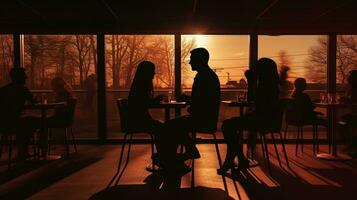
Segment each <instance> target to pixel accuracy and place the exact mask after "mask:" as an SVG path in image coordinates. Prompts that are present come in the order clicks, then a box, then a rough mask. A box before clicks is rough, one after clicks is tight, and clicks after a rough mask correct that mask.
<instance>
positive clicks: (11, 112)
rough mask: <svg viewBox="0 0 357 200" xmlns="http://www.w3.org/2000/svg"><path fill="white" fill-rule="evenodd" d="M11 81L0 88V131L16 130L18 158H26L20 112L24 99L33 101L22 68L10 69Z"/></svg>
mask: <svg viewBox="0 0 357 200" xmlns="http://www.w3.org/2000/svg"><path fill="white" fill-rule="evenodd" d="M10 78H11V81H12V82H11V83H9V84H7V85H5V86H4V87H2V88H0V121H1V125H0V132H6V131H14V132H16V140H17V144H18V157H19V159H24V158H26V156H27V155H26V154H27V145H26V143H27V141H28V137H29V136H28V135H26V134H25V131H23V130H25V129H26V123H25V122H24V120H23V119H21V113H22V110H23V108H24V104H25V102H26V101H29V102H34V99H33V96H32V94H31V92H30V91H29V89H27V88H26V87H25V83H26V79H27V76H26V73H25V69H24V68H12V69H11V70H10Z"/></svg>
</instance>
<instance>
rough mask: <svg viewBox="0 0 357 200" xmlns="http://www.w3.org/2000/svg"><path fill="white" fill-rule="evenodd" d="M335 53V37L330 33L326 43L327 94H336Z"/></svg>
mask: <svg viewBox="0 0 357 200" xmlns="http://www.w3.org/2000/svg"><path fill="white" fill-rule="evenodd" d="M336 51H337V36H336V34H334V33H331V34H329V35H328V42H327V92H328V93H333V94H334V93H336Z"/></svg>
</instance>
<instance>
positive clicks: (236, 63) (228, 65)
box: [181, 35, 249, 129]
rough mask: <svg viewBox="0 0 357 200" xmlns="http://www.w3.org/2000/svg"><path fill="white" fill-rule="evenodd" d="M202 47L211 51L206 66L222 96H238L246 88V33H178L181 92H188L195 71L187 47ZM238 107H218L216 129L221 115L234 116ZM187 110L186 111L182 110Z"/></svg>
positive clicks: (233, 97) (247, 60)
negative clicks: (215, 80) (218, 86)
mask: <svg viewBox="0 0 357 200" xmlns="http://www.w3.org/2000/svg"><path fill="white" fill-rule="evenodd" d="M198 47H204V48H206V49H207V50H208V51H209V53H210V60H209V66H210V67H211V68H212V69H213V70H214V71H215V72H216V74H217V75H218V77H219V80H220V84H221V99H222V100H233V99H237V97H238V96H239V95H240V94H244V92H245V90H246V86H247V85H246V80H245V77H244V72H245V70H247V69H248V68H249V67H248V65H249V36H248V35H183V36H182V37H181V66H182V69H181V73H182V76H181V80H182V90H183V92H185V93H187V94H189V95H190V93H191V90H192V83H193V79H194V77H195V75H196V72H193V71H191V66H190V64H189V60H190V51H191V50H192V49H194V48H198ZM238 113H239V110H238V109H232V108H228V107H226V106H221V107H220V115H219V119H218V125H217V127H218V129H220V127H221V123H222V121H223V120H224V119H227V118H230V117H233V116H237V115H238ZM183 114H186V111H184V112H183Z"/></svg>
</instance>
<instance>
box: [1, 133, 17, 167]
mask: <svg viewBox="0 0 357 200" xmlns="http://www.w3.org/2000/svg"><path fill="white" fill-rule="evenodd" d="M0 135H1V139H0V159H1V157H2V151H3V147H4V145H5V144H6V143H7V144H8V151H9V152H8V153H9V155H8V160H7V169H8V170H10V169H11V164H12V147H13V143H14V137H15V133H13V132H11V131H2V132H0Z"/></svg>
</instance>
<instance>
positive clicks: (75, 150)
mask: <svg viewBox="0 0 357 200" xmlns="http://www.w3.org/2000/svg"><path fill="white" fill-rule="evenodd" d="M70 131H71V136H72V143H73V147H74V152H76V153H77V144H76V139H75V138H74V134H73V128H72V127H71V128H70Z"/></svg>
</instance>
